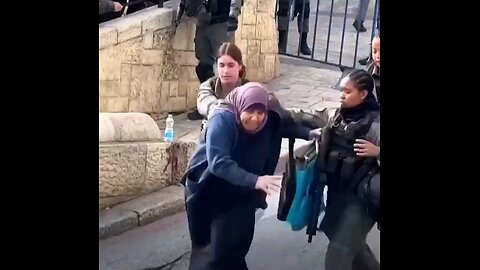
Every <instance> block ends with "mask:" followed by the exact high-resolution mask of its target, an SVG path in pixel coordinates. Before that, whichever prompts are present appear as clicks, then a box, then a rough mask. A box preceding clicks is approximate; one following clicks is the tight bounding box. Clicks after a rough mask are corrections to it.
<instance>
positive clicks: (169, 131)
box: [165, 114, 175, 142]
mask: <svg viewBox="0 0 480 270" xmlns="http://www.w3.org/2000/svg"><path fill="white" fill-rule="evenodd" d="M174 122H175V121H173V115H171V114H169V115H168V117H167V120H166V121H165V141H166V142H172V141H173V138H174V136H175V134H174V131H173V124H174Z"/></svg>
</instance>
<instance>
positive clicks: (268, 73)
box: [263, 54, 278, 80]
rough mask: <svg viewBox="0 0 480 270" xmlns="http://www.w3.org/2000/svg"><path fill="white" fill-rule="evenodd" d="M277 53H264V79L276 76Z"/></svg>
mask: <svg viewBox="0 0 480 270" xmlns="http://www.w3.org/2000/svg"><path fill="white" fill-rule="evenodd" d="M277 58H278V55H277V54H265V55H264V64H263V67H264V71H265V73H264V80H271V79H273V78H274V77H275V74H276V68H277Z"/></svg>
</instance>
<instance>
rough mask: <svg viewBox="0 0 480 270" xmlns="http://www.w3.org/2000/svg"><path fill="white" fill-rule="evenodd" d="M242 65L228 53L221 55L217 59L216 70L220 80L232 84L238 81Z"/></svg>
mask: <svg viewBox="0 0 480 270" xmlns="http://www.w3.org/2000/svg"><path fill="white" fill-rule="evenodd" d="M241 67H242V65H240V64H238V62H237V61H235V59H233V58H232V57H230V56H229V55H226V54H225V55H223V56H221V57H220V58H218V59H217V70H218V75H219V76H220V82H221V83H226V84H234V83H236V82H237V81H238V78H239V72H240V68H241Z"/></svg>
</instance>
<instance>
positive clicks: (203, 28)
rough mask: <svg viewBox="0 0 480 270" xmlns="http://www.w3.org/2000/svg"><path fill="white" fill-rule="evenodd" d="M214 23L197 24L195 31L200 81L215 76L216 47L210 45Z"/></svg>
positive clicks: (197, 70) (196, 69)
mask: <svg viewBox="0 0 480 270" xmlns="http://www.w3.org/2000/svg"><path fill="white" fill-rule="evenodd" d="M212 26H213V25H197V26H196V27H197V28H196V31H195V57H196V58H197V59H198V64H197V67H196V68H195V71H196V72H197V78H198V80H199V81H200V83H202V82H204V81H206V80H208V79H209V78H210V77H213V76H214V75H215V74H214V73H213V64H214V63H215V57H214V55H213V54H214V53H213V51H214V49H213V48H212V47H211V45H210V41H209V35H211V34H210V33H209V32H211V31H212Z"/></svg>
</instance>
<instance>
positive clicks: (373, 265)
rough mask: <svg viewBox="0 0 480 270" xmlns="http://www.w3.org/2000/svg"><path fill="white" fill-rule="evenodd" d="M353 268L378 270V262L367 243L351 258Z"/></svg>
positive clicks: (357, 269)
mask: <svg viewBox="0 0 480 270" xmlns="http://www.w3.org/2000/svg"><path fill="white" fill-rule="evenodd" d="M352 265H353V268H352V269H353V270H370V269H371V270H380V263H379V262H378V261H377V258H375V255H374V254H373V252H372V250H371V249H370V247H369V246H368V245H365V248H364V249H363V250H362V251H361V252H360V253H358V254H357V256H355V258H354V259H353V264H352Z"/></svg>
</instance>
